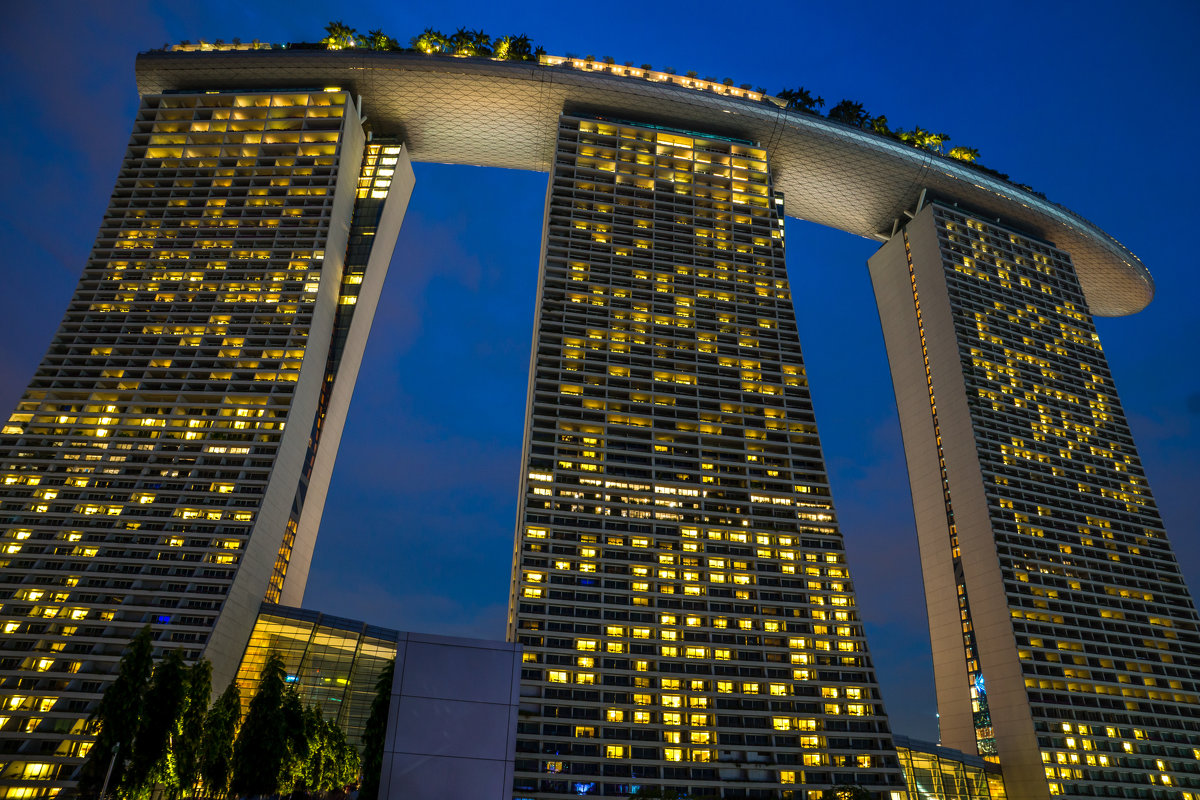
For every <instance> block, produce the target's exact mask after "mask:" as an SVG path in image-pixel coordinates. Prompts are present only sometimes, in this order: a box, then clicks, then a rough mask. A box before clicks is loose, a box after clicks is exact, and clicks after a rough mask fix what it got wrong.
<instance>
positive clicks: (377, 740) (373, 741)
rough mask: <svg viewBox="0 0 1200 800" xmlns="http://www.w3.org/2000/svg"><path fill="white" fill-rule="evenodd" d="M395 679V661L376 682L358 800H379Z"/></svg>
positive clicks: (364, 730) (365, 729)
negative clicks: (384, 747) (380, 779)
mask: <svg viewBox="0 0 1200 800" xmlns="http://www.w3.org/2000/svg"><path fill="white" fill-rule="evenodd" d="M395 676H396V660H395V659H392V662H391V663H390V664H388V665H387V666H386V667H384V669H383V672H381V673H380V674H379V680H377V681H375V699H374V700H372V701H371V714H370V716H368V717H367V724H366V725H365V726H364V728H363V737H362V738H363V754H362V771H363V774H362V785H361V786H360V787H359V790H358V798H359V800H377V798H378V797H379V776H380V772H381V771H382V770H383V746H384V743H385V740H386V739H387V720H388V709H389V707H390V706H391V702H392V683H393V681H394V680H395Z"/></svg>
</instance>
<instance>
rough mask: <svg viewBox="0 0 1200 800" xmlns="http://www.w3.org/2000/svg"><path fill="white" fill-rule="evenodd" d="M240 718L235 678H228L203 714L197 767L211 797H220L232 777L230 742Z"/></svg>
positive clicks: (239, 692)
mask: <svg viewBox="0 0 1200 800" xmlns="http://www.w3.org/2000/svg"><path fill="white" fill-rule="evenodd" d="M241 717H242V697H241V691H240V690H239V689H238V687H237V682H236V681H230V682H229V686H227V687H226V688H225V691H224V692H222V693H221V696H220V697H219V698H217V702H215V703H213V706H212V708H210V709H209V710H208V713H207V714H205V715H204V737H203V739H202V741H201V744H200V764H199V768H200V777H201V779H202V780H203V781H204V788H205V791H206V792H207V793H208V795H209V796H211V797H224V796H225V795H226V794H228V793H229V781H230V779H231V778H232V777H233V743H234V740H235V738H236V736H237V730H238V725H239V724H240V722H241Z"/></svg>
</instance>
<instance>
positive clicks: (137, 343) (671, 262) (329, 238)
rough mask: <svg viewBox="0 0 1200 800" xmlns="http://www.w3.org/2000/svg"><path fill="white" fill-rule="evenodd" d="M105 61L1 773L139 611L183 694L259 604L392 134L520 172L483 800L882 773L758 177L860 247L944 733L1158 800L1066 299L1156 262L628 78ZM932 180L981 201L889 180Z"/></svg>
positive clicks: (295, 586) (318, 460)
mask: <svg viewBox="0 0 1200 800" xmlns="http://www.w3.org/2000/svg"><path fill="white" fill-rule="evenodd" d="M138 83H139V92H140V94H141V95H142V101H141V106H140V109H139V111H138V116H137V119H136V121H135V125H134V131H133V134H132V136H131V139H130V144H129V147H128V150H127V152H126V157H125V160H124V162H123V164H122V167H121V171H120V174H119V175H118V179H117V184H116V186H115V188H114V191H113V194H112V198H111V201H110V205H109V209H108V211H107V213H106V215H105V217H104V220H103V222H102V225H101V230H100V235H99V237H98V239H97V241H96V245H95V248H94V249H93V251H92V255H91V257H90V258H89V261H88V263H87V265H86V267H85V269H84V273H83V277H82V279H81V281H80V284H79V287H78V289H77V291H76V294H75V296H74V297H73V299H72V301H71V305H70V307H69V308H68V310H67V313H66V316H65V317H64V319H63V322H62V325H61V327H60V328H59V331H58V333H57V334H56V336H55V339H54V341H53V342H52V344H51V346H50V349H49V351H48V353H47V355H46V357H45V359H44V360H43V362H42V364H41V366H40V367H39V368H38V371H37V374H36V375H35V376H34V379H33V381H32V382H31V384H30V386H29V388H28V390H27V391H26V393H25V394H24V396H23V397H22V399H21V401H20V403H19V405H18V408H17V409H16V411H15V412H14V413H13V415H12V416H11V417H10V418H9V420H8V421H7V423H6V424H5V425H4V426H3V428H2V430H0V501H2V503H3V505H2V507H0V512H2V516H0V549H2V550H3V552H2V553H0V602H2V603H3V606H2V608H0V626H2V627H0V707H2V709H3V710H2V711H0V764H2V765H3V766H2V767H0V792H3V794H4V795H5V796H8V797H35V796H42V795H47V794H54V793H56V792H57V791H59V790H61V789H63V788H66V787H69V786H70V785H71V777H72V775H73V771H74V768H75V767H76V766H77V765H78V764H79V763H80V762H81V760H82V757H83V756H84V755H85V753H86V750H87V747H88V742H89V740H88V737H87V735H86V733H85V731H84V720H85V719H86V717H87V715H88V713H89V712H90V710H91V709H92V707H93V705H94V703H95V701H96V700H97V699H98V698H99V696H100V694H101V693H102V691H103V690H104V688H105V686H106V685H107V682H108V681H109V680H110V679H111V676H112V672H113V670H114V668H115V665H116V663H117V661H118V659H119V657H120V654H121V650H122V648H123V647H124V645H125V643H126V642H127V641H128V640H129V638H130V637H131V636H132V635H133V634H134V633H135V632H136V631H137V630H138V629H140V628H141V627H142V626H143V625H146V624H150V625H151V626H152V628H153V629H154V631H155V635H156V643H157V647H158V648H159V651H160V652H161V650H162V649H163V648H182V649H183V650H184V651H185V653H186V655H187V657H188V658H189V659H193V658H197V657H200V656H201V655H204V656H207V657H209V658H211V659H212V660H213V662H214V667H215V670H214V683H215V685H218V686H222V685H224V684H225V683H227V682H228V680H230V679H231V678H232V677H233V676H234V672H235V669H236V666H237V663H238V660H239V659H240V657H241V656H242V654H243V650H244V648H245V645H246V642H247V641H248V640H249V639H250V636H251V633H252V628H253V626H254V621H255V619H256V617H257V613H258V610H259V607H260V604H261V603H262V601H263V600H264V599H265V600H267V601H270V602H276V603H282V604H287V605H293V606H294V605H298V604H299V602H300V599H301V597H302V594H303V589H304V583H305V579H306V577H307V572H308V568H309V563H310V560H311V556H312V548H313V543H314V539H315V535H316V531H317V528H318V525H319V522H320V516H321V511H322V508H323V503H324V496H325V491H326V488H327V486H328V482H329V476H330V472H331V470H332V465H333V461H334V457H335V455H336V451H337V444H338V439H339V437H340V433H341V429H342V425H343V424H344V420H345V415H346V413H347V409H348V406H349V402H350V395H351V391H352V389H353V385H354V380H355V377H356V375H357V371H358V368H359V364H360V361H361V358H362V353H363V347H364V345H365V340H366V336H367V334H368V332H369V329H370V325H371V320H372V316H373V314H374V310H375V306H376V303H377V300H378V296H379V291H380V287H381V284H382V281H383V278H384V275H385V274H386V271H387V266H388V262H389V260H390V258H391V254H392V249H393V247H394V243H395V240H396V235H397V232H398V229H399V226H400V222H401V220H402V217H403V212H404V208H405V205H406V203H407V199H408V196H409V193H410V192H411V190H412V184H413V181H412V172H411V168H410V166H409V163H408V159H409V157H410V151H411V157H412V158H414V159H417V160H426V161H438V162H454V163H470V164H481V165H487V166H502V167H511V168H522V169H539V170H544V171H548V172H550V174H551V181H550V187H549V192H548V202H547V210H546V217H545V233H544V241H545V243H544V251H543V258H542V265H541V277H540V282H539V290H538V291H539V307H538V318H537V321H536V329H535V340H534V353H533V357H532V360H531V376H530V390H529V402H528V425H527V435H526V442H525V452H524V465H525V470H524V474H523V476H522V485H521V490H522V494H521V501H520V511H519V527H518V531H517V537H516V547H515V549H514V571H513V583H512V587H513V588H512V595H511V598H510V620H509V626H510V630H509V633H510V636H511V637H512V638H513V639H514V640H516V641H517V642H519V643H521V644H523V645H524V646H525V652H524V656H523V657H524V659H525V661H524V666H523V669H522V675H521V684H520V686H521V689H520V691H521V698H522V699H521V703H522V717H521V721H520V724H519V728H518V732H517V740H516V748H515V750H516V756H515V763H514V768H515V772H514V777H513V786H514V791H515V793H516V796H517V797H534V796H538V797H562V796H578V795H579V794H581V793H583V794H600V795H605V794H607V795H610V796H612V795H617V796H619V795H620V794H621V793H628V792H630V791H633V790H634V787H642V786H646V787H656V788H657V787H667V788H674V789H682V790H683V791H686V792H689V793H692V794H696V793H708V794H713V793H722V794H724V796H737V797H774V796H781V797H791V798H815V797H816V796H818V794H819V793H822V792H828V790H830V789H831V788H832V787H834V786H837V785H840V784H846V783H855V784H859V785H862V786H864V787H865V788H867V789H868V790H869V791H871V792H872V793H873V794H874V795H876V796H878V797H883V796H887V795H892V794H894V793H897V792H902V791H903V783H902V778H901V773H900V768H899V765H898V763H897V761H896V756H895V749H894V747H893V743H892V740H891V736H890V733H889V731H888V727H887V719H886V716H885V714H884V710H883V706H882V703H881V701H880V698H879V694H878V687H877V684H876V680H875V675H874V671H873V667H872V665H871V662H870V656H869V653H868V650H867V648H866V643H865V639H864V638H863V633H862V624H861V621H860V620H859V619H858V617H857V611H856V609H855V603H854V590H853V583H852V581H851V579H850V575H849V573H848V571H847V567H846V564H845V554H844V548H843V545H842V538H841V532H840V530H839V528H838V525H837V521H836V515H835V513H834V510H833V505H832V501H831V498H830V493H829V486H828V478H827V475H826V472H825V466H824V462H823V457H822V453H821V449H820V444H819V440H818V437H817V433H816V426H815V421H814V419H813V416H812V408H811V402H810V398H809V393H808V389H807V383H806V377H805V373H804V367H803V361H802V358H801V355H800V349H799V344H798V341H797V336H796V325H795V312H794V308H793V305H792V297H791V290H790V287H789V284H788V281H787V276H786V271H785V269H784V262H783V226H782V220H783V216H784V206H783V194H784V193H785V192H786V193H787V195H788V201H789V205H788V213H790V214H794V215H797V216H801V217H803V218H805V219H811V220H814V221H817V222H820V223H822V224H826V225H830V226H833V227H836V228H839V229H841V230H846V231H850V232H853V233H855V234H858V235H862V236H868V237H872V238H875V239H878V240H880V241H884V240H887V243H886V244H885V246H884V248H883V249H882V250H881V251H880V253H879V254H878V255H877V256H876V257H874V258H873V259H872V261H871V269H872V274H873V278H874V280H875V283H876V287H877V294H878V297H879V301H880V302H879V304H880V314H881V317H882V318H883V322H884V328H885V336H886V339H887V343H888V349H889V357H890V359H891V362H892V368H893V372H894V380H895V384H896V387H897V396H898V404H899V407H900V409H901V417H902V423H903V428H904V437H905V447H906V453H907V455H908V460H909V466H910V477H911V479H912V485H913V492H914V500H915V507H916V511H917V518H918V527H919V530H920V537H921V548H922V563H923V569H924V570H925V577H926V581H927V586H928V591H927V598H928V601H929V606H930V611H931V630H932V632H933V641H934V648H935V663H936V664H937V671H938V695H939V703H940V704H941V710H942V720H943V741H944V743H947V744H950V745H951V746H954V747H957V748H959V749H963V750H967V751H971V750H974V751H976V752H981V753H984V754H987V755H989V756H992V755H998V756H999V757H1000V758H1002V759H1003V760H1004V761H1005V765H1006V769H1011V770H1014V772H1013V773H1012V775H1013V777H1012V778H1011V779H1010V781H1009V793H1010V794H1012V795H1013V796H1014V797H1019V798H1025V797H1037V798H1041V797H1046V796H1048V795H1049V794H1051V793H1056V794H1088V793H1093V794H1108V795H1118V794H1123V795H1124V796H1135V797H1139V796H1164V797H1165V796H1171V797H1176V796H1179V797H1183V798H1184V800H1194V798H1192V797H1189V796H1188V795H1194V793H1195V787H1194V782H1195V780H1196V777H1195V776H1196V773H1195V764H1194V760H1193V761H1190V762H1189V761H1188V758H1189V756H1188V753H1189V752H1192V753H1193V757H1194V751H1192V750H1190V748H1195V747H1200V744H1198V743H1197V742H1196V727H1195V726H1196V723H1195V722H1194V718H1195V716H1196V714H1195V711H1194V709H1195V706H1196V682H1197V665H1196V655H1195V652H1196V616H1195V611H1194V608H1193V606H1192V605H1191V600H1190V599H1189V598H1188V596H1187V593H1186V589H1185V588H1184V587H1183V584H1182V581H1181V579H1180V578H1179V572H1178V569H1177V568H1176V567H1175V566H1174V563H1173V560H1172V559H1171V557H1170V551H1169V548H1168V547H1167V545H1166V540H1165V538H1164V536H1163V533H1162V528H1161V522H1160V521H1159V520H1158V517H1157V513H1156V512H1155V510H1154V507H1153V501H1152V499H1151V497H1150V494H1149V490H1148V488H1147V487H1146V485H1145V479H1144V476H1143V475H1142V471H1141V466H1140V464H1139V462H1138V460H1137V455H1136V452H1135V451H1134V449H1133V446H1132V442H1131V440H1130V439H1129V432H1128V426H1127V425H1126V424H1125V421H1124V417H1123V415H1122V413H1121V410H1120V406H1119V403H1118V401H1117V400H1116V395H1115V393H1114V392H1113V391H1112V389H1111V376H1110V375H1109V374H1108V370H1107V366H1106V365H1105V364H1104V361H1103V356H1102V354H1101V353H1100V350H1099V346H1098V343H1097V342H1096V340H1095V334H1094V329H1093V327H1092V324H1091V320H1090V316H1089V314H1091V313H1095V314H1104V315H1119V314H1126V313H1132V312H1134V311H1137V310H1140V309H1141V308H1143V307H1144V306H1145V305H1146V304H1147V303H1148V302H1149V300H1150V297H1151V296H1152V294H1153V286H1152V282H1151V281H1150V279H1149V274H1148V272H1147V271H1146V270H1145V268H1144V267H1143V266H1142V265H1141V264H1140V262H1138V261H1137V259H1136V257H1134V256H1133V255H1132V254H1131V253H1129V252H1128V251H1127V250H1125V249H1124V248H1122V247H1121V246H1120V245H1117V244H1116V243H1115V242H1114V241H1113V240H1111V238H1109V237H1107V236H1106V235H1105V234H1104V233H1103V232H1102V231H1100V230H1099V229H1098V228H1096V227H1095V226H1094V225H1091V224H1090V223H1088V222H1087V221H1086V220H1082V219H1081V218H1079V217H1078V216H1076V215H1074V214H1071V213H1070V212H1069V211H1066V210H1065V209H1063V208H1061V207H1059V206H1055V205H1053V204H1050V203H1048V202H1045V201H1044V200H1042V199H1039V198H1037V197H1036V196H1034V195H1033V194H1031V193H1028V192H1026V191H1024V190H1023V189H1019V188H1018V187H1014V186H1012V185H1011V184H1005V183H1003V182H1001V181H998V180H996V179H993V178H991V177H988V176H986V175H983V174H982V173H979V172H976V171H973V170H971V169H970V168H969V167H967V166H965V165H960V164H957V163H952V162H951V161H950V160H946V159H943V160H941V161H936V160H935V156H933V155H931V154H928V153H925V152H920V151H917V150H915V149H914V148H911V147H909V146H907V145H904V144H901V143H898V142H892V141H890V140H886V139H884V138H883V137H878V136H874V135H872V134H870V133H869V132H865V131H862V130H858V129H855V128H850V127H848V126H844V125H840V124H838V123H835V122H832V121H828V120H824V119H820V118H818V117H815V116H813V115H807V114H799V113H794V112H789V111H788V110H787V109H784V108H781V107H780V106H779V105H778V104H776V103H772V102H771V98H768V97H762V96H759V95H757V93H752V92H745V91H742V90H734V89H733V88H732V87H728V86H724V85H718V84H716V83H715V82H707V81H698V80H694V79H692V78H678V76H675V77H671V76H667V75H666V74H664V73H656V72H654V71H653V70H649V69H633V68H627V67H621V66H618V65H615V64H614V65H607V64H599V63H597V62H593V61H587V60H578V59H549V58H544V59H543V60H542V61H541V62H540V63H539V64H537V65H533V64H521V63H507V64H505V63H498V62H493V61H489V60H487V59H457V58H455V59H450V58H433V57H426V56H424V55H420V54H406V53H354V52H332V51H328V52H327V51H321V50H316V49H309V48H295V49H291V50H287V49H282V50H270V49H262V50H260V49H258V48H257V46H256V48H255V49H254V50H252V51H240V50H239V51H230V52H186V51H180V52H172V51H169V50H167V51H157V52H151V53H143V54H142V55H141V56H139V60H138ZM299 87H304V88H299ZM313 87H326V88H313ZM564 109H565V110H567V112H568V113H566V114H564ZM585 110H586V113H585ZM367 117H369V118H370V120H371V125H372V128H373V132H374V134H383V135H387V136H394V137H396V138H395V139H394V140H392V139H384V138H380V137H379V136H374V137H373V136H372V135H369V133H368V131H367V130H366V129H365V128H364V119H365V118H367ZM625 118H632V119H636V120H639V122H636V123H635V122H626V121H622V120H623V119H625ZM400 141H403V142H404V144H403V145H401V144H400V143H399V142H400ZM932 163H936V165H937V168H936V169H931V168H930V165H931V164H932ZM927 191H928V192H930V193H932V194H937V195H938V196H941V197H945V198H952V199H953V200H954V201H956V202H961V203H962V204H963V205H964V206H971V207H972V208H975V209H978V211H979V214H978V215H971V214H965V213H962V212H959V211H956V210H955V209H954V208H953V207H951V206H950V205H937V206H932V205H931V206H927V207H925V208H924V209H922V208H920V206H921V203H922V200H923V198H924V197H925V193H926V192H927ZM914 203H915V204H916V205H917V207H918V210H919V211H920V213H919V214H917V215H916V218H915V219H914V220H913V221H912V222H910V223H908V224H907V226H905V227H904V230H902V231H900V227H901V225H900V223H899V222H898V221H897V220H900V219H903V216H902V213H903V210H904V209H911V208H913V206H914ZM996 218H1003V219H1004V220H1005V224H1006V225H1011V226H1014V229H1009V228H1007V227H1004V226H1001V225H999V224H996V223H993V222H990V221H988V220H992V219H996ZM1018 231H1026V232H1025V233H1021V232H1018ZM1035 233H1036V234H1037V235H1036V236H1035V235H1034V234H1035ZM1043 240H1049V241H1053V242H1054V243H1055V244H1056V245H1057V246H1051V245H1048V244H1047V243H1046V241H1043ZM1068 253H1069V255H1068ZM918 298H919V299H918ZM976 351H977V352H976ZM952 500H953V503H952ZM888 800H891V799H890V798H888Z"/></svg>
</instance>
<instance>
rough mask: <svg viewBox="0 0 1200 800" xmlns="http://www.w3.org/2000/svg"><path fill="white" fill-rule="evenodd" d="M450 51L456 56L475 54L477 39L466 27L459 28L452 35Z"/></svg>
mask: <svg viewBox="0 0 1200 800" xmlns="http://www.w3.org/2000/svg"><path fill="white" fill-rule="evenodd" d="M449 43H450V52H451V53H453V54H454V55H456V56H473V55H475V39H474V36H473V35H472V33H471V32H470V31H469V30H467V29H466V28H459V29H458V30H456V31H455V32H454V34H453V35H451V37H450V42H449Z"/></svg>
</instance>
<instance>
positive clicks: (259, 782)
mask: <svg viewBox="0 0 1200 800" xmlns="http://www.w3.org/2000/svg"><path fill="white" fill-rule="evenodd" d="M284 693H285V692H284V667H283V658H281V657H280V655H279V654H278V653H272V654H271V655H270V656H268V657H267V663H266V664H265V665H263V671H262V679H261V681H260V682H259V685H258V691H257V692H256V693H255V694H254V698H253V699H252V700H251V701H250V709H249V711H248V712H247V714H246V720H245V722H244V723H242V727H241V730H239V731H238V735H237V740H236V741H235V742H234V745H233V776H232V780H231V781H230V788H231V789H232V790H233V792H234V793H235V794H239V795H243V796H247V797H255V796H261V795H271V794H276V793H277V792H278V790H279V779H280V776H281V775H283V772H284V768H285V767H286V766H287V765H288V756H289V751H288V730H287V727H286V725H287V720H286V717H285V716H284V711H283V698H284Z"/></svg>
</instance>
